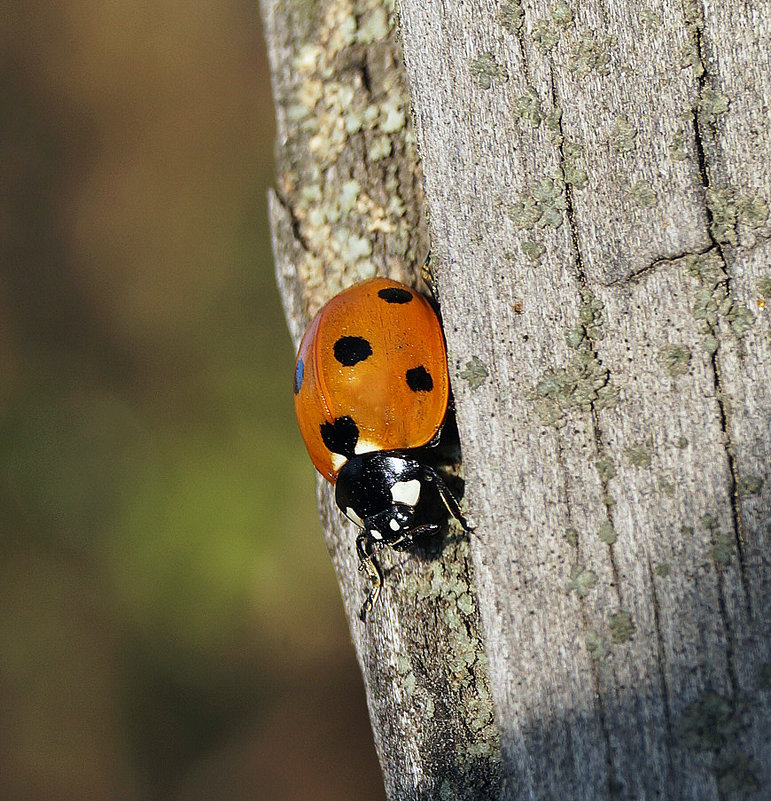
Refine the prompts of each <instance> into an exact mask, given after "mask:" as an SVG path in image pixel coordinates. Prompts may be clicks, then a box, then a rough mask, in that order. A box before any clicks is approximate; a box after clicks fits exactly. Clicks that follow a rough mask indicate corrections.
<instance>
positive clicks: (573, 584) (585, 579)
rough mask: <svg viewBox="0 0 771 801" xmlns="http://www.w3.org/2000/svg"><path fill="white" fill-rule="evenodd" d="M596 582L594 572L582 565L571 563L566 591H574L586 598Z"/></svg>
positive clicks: (580, 596)
mask: <svg viewBox="0 0 771 801" xmlns="http://www.w3.org/2000/svg"><path fill="white" fill-rule="evenodd" d="M596 583H597V576H596V574H595V573H592V571H591V570H587V569H586V568H585V567H584V566H583V565H573V567H572V569H571V571H570V581H569V582H568V585H567V591H568V592H574V593H575V594H576V595H577V596H578V597H579V598H586V596H587V595H588V594H589V591H590V590H591V589H592V587H594V585H595V584H596Z"/></svg>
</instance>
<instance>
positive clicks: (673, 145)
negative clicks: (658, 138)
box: [669, 131, 688, 161]
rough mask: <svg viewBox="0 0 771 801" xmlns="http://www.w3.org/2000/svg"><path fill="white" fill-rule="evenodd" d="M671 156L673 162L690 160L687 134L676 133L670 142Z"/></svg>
mask: <svg viewBox="0 0 771 801" xmlns="http://www.w3.org/2000/svg"><path fill="white" fill-rule="evenodd" d="M669 155H670V156H671V157H672V160H673V161H685V160H686V159H687V158H688V149H687V148H686V146H685V134H684V133H683V132H682V131H675V132H674V133H673V134H672V136H671V137H670V140H669Z"/></svg>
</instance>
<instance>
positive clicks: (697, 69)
mask: <svg viewBox="0 0 771 801" xmlns="http://www.w3.org/2000/svg"><path fill="white" fill-rule="evenodd" d="M680 66H681V67H682V68H683V69H687V68H689V67H690V68H691V69H693V72H694V75H695V76H696V77H697V78H701V76H702V75H704V72H705V70H704V62H703V61H702V60H701V53H700V52H699V46H698V44H697V43H696V41H695V40H694V39H693V38H691V39H689V40H688V43H687V44H686V45H685V46H684V47H683V48H682V50H681V51H680Z"/></svg>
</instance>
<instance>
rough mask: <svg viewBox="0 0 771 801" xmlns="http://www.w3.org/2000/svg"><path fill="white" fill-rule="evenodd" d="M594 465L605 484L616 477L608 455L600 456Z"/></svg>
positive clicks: (614, 468)
mask: <svg viewBox="0 0 771 801" xmlns="http://www.w3.org/2000/svg"><path fill="white" fill-rule="evenodd" d="M594 466H595V468H596V469H597V474H598V475H599V477H600V481H602V483H603V484H607V483H608V481H610V480H611V479H612V478H615V477H616V466H615V465H614V464H613V462H612V461H611V460H610V457H608V456H600V457H598V458H597V459H596V460H595V462H594Z"/></svg>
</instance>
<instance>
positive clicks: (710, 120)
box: [696, 86, 731, 125]
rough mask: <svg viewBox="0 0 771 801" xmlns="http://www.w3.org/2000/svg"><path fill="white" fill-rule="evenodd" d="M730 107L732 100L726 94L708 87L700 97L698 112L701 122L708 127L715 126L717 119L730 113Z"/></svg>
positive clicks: (697, 106)
mask: <svg viewBox="0 0 771 801" xmlns="http://www.w3.org/2000/svg"><path fill="white" fill-rule="evenodd" d="M730 105H731V103H730V100H729V99H728V98H727V97H726V96H725V95H724V94H722V93H720V92H718V91H716V90H715V89H712V88H710V87H709V86H707V87H705V88H704V89H703V90H702V92H701V95H700V96H699V100H698V102H697V104H696V110H697V112H698V114H699V118H700V119H701V120H703V121H704V122H706V123H707V124H708V125H714V124H715V122H716V121H717V118H718V117H719V116H720V115H721V114H725V113H726V112H727V111H728V109H729V107H730Z"/></svg>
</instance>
